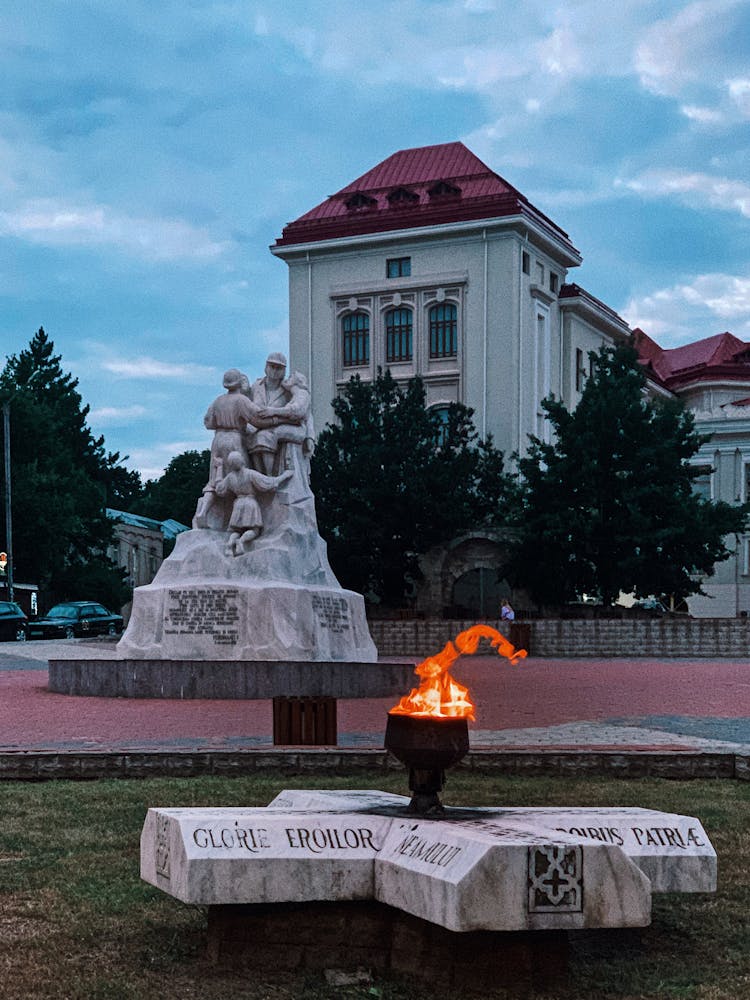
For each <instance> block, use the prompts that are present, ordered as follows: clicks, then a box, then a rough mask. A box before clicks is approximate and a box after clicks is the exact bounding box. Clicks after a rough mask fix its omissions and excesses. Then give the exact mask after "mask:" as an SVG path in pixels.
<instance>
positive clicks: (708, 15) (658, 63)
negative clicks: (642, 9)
mask: <svg viewBox="0 0 750 1000" xmlns="http://www.w3.org/2000/svg"><path fill="white" fill-rule="evenodd" d="M743 2H744V0H697V2H695V3H689V4H687V5H686V6H685V7H683V8H682V9H681V10H679V11H678V12H677V13H676V14H675V15H674V16H673V17H670V18H664V19H662V20H659V21H656V22H654V24H652V25H650V26H649V27H648V28H647V29H646V30H645V31H644V33H643V35H642V37H641V40H640V42H639V43H638V44H637V46H636V48H635V56H634V68H635V71H636V73H637V74H638V76H639V78H640V81H641V84H642V85H643V86H644V87H645V88H646V89H647V90H649V91H651V92H652V93H654V94H660V95H662V96H675V95H677V94H680V93H681V92H682V91H683V89H684V88H685V87H686V86H688V85H690V84H691V83H693V82H694V81H696V80H700V79H702V78H705V79H707V80H710V74H711V73H712V72H714V73H715V72H716V70H718V69H719V67H720V66H721V57H722V52H721V49H722V47H723V42H724V39H725V37H726V32H727V24H726V20H727V17H728V15H729V14H730V13H731V12H732V11H733V10H734V9H735V8H737V7H738V6H739V5H740V4H741V3H743Z"/></svg>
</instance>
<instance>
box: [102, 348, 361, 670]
mask: <svg viewBox="0 0 750 1000" xmlns="http://www.w3.org/2000/svg"><path fill="white" fill-rule="evenodd" d="M285 375H286V358H285V357H284V355H283V354H280V353H276V352H274V353H272V354H270V355H269V357H268V360H267V362H266V368H265V375H263V377H261V378H259V379H257V380H256V381H255V382H253V383H252V384H251V383H250V382H249V380H248V379H247V377H246V376H245V375H244V374H243V373H242V372H240V371H239V370H238V369H236V368H231V369H229V371H227V372H226V373H225V375H224V380H223V382H224V388H225V390H226V391H225V392H224V393H222V394H221V395H220V396H218V397H217V398H216V399H215V400H214V401H213V403H211V405H210V406H209V408H208V412H207V413H206V416H205V419H204V423H205V426H206V428H207V429H208V430H211V431H213V441H212V444H211V466H210V474H209V479H208V482H207V483H206V486H205V487H204V490H203V494H202V496H201V497H200V499H199V500H198V505H197V509H196V512H195V517H194V518H193V526H192V530H191V531H187V532H184V533H183V534H181V535H179V536H178V537H177V543H176V545H175V549H174V551H173V552H172V554H171V555H170V556H169V557H168V558H167V559H166V560H165V561H164V563H163V564H162V566H161V568H160V569H159V572H158V573H157V575H156V577H155V578H154V580H153V582H152V583H150V584H148V586H145V587H138V588H137V589H136V591H135V593H134V597H133V611H132V615H131V618H130V622H129V624H128V627H127V630H126V631H125V634H124V635H123V637H122V639H121V641H120V642H119V644H118V647H117V649H118V655H119V656H121V657H126V658H128V659H153V658H162V659H172V660H215V659H221V660H243V661H247V660H254V661H260V660H262V661H276V660H284V661H305V662H311V661H313V662H317V661H326V662H331V661H347V662H357V663H373V662H375V661H376V660H377V651H376V649H375V646H374V644H373V642H372V639H371V637H370V633H369V629H368V627H367V621H366V617H365V606H364V599H363V597H362V596H361V595H360V594H356V593H354V592H353V591H351V590H345V589H343V588H342V587H341V586H340V584H339V582H338V580H337V579H336V577H335V576H334V574H333V571H332V570H331V567H330V565H329V563H328V558H327V555H326V546H325V543H324V542H323V540H322V539H321V537H320V535H319V534H318V526H317V520H316V516H315V500H314V497H313V494H312V492H311V489H310V481H309V473H310V456H311V455H312V451H313V447H314V433H313V425H312V417H311V415H310V391H309V389H308V386H307V380H306V379H305V377H304V375H302V374H301V373H299V372H293V373H292V374H291V375H290V376H289V377H288V378H286V377H285Z"/></svg>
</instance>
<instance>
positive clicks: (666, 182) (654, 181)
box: [615, 170, 750, 218]
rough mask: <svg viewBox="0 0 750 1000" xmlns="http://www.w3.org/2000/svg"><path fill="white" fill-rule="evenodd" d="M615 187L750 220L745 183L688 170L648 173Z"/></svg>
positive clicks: (748, 188)
mask: <svg viewBox="0 0 750 1000" xmlns="http://www.w3.org/2000/svg"><path fill="white" fill-rule="evenodd" d="M615 184H616V186H619V187H626V188H628V189H629V190H631V191H635V192H636V193H637V194H642V195H643V196H644V197H646V198H677V199H678V200H679V201H681V202H682V203H683V204H687V205H689V206H691V207H693V208H706V207H708V208H718V209H720V210H721V211H724V212H739V213H740V214H741V215H744V216H746V217H747V218H750V184H746V183H745V182H744V181H735V180H732V179H731V178H728V177H713V176H711V175H710V174H704V173H699V172H691V171H687V170H647V171H645V172H644V173H642V174H640V175H639V176H638V177H633V178H631V179H630V180H624V179H622V178H620V179H618V180H617V181H616V182H615Z"/></svg>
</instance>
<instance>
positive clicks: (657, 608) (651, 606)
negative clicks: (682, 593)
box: [634, 597, 667, 615]
mask: <svg viewBox="0 0 750 1000" xmlns="http://www.w3.org/2000/svg"><path fill="white" fill-rule="evenodd" d="M634 607H636V608H641V609H642V610H643V611H651V612H653V614H655V615H665V614H666V613H667V609H666V608H665V607H664V605H663V604H662V602H661V601H660V600H659V598H658V597H644V598H643V600H641V601H636V602H635V605H634Z"/></svg>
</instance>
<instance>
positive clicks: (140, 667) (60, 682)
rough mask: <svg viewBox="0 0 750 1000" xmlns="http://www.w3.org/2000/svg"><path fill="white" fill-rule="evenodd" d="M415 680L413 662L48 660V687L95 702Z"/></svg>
mask: <svg viewBox="0 0 750 1000" xmlns="http://www.w3.org/2000/svg"><path fill="white" fill-rule="evenodd" d="M413 682H414V664H413V663H369V662H364V663H363V662H353V661H347V662H341V661H338V660H335V661H328V662H312V663H310V662H307V663H301V662H300V661H298V660H248V661H238V660H204V661H195V660H169V659H154V660H146V659H116V660H110V659H107V660H105V659H101V658H97V657H87V656H77V657H71V658H69V659H53V660H50V661H49V683H48V688H49V690H50V691H55V692H56V693H58V694H70V695H85V696H90V697H94V698H178V699H183V698H227V699H246V700H266V699H271V698H297V697H300V696H303V697H307V698H389V697H391V696H396V695H398V694H400V693H401V692H403V691H404V690H406V689H408V687H409V685H410V684H413Z"/></svg>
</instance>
